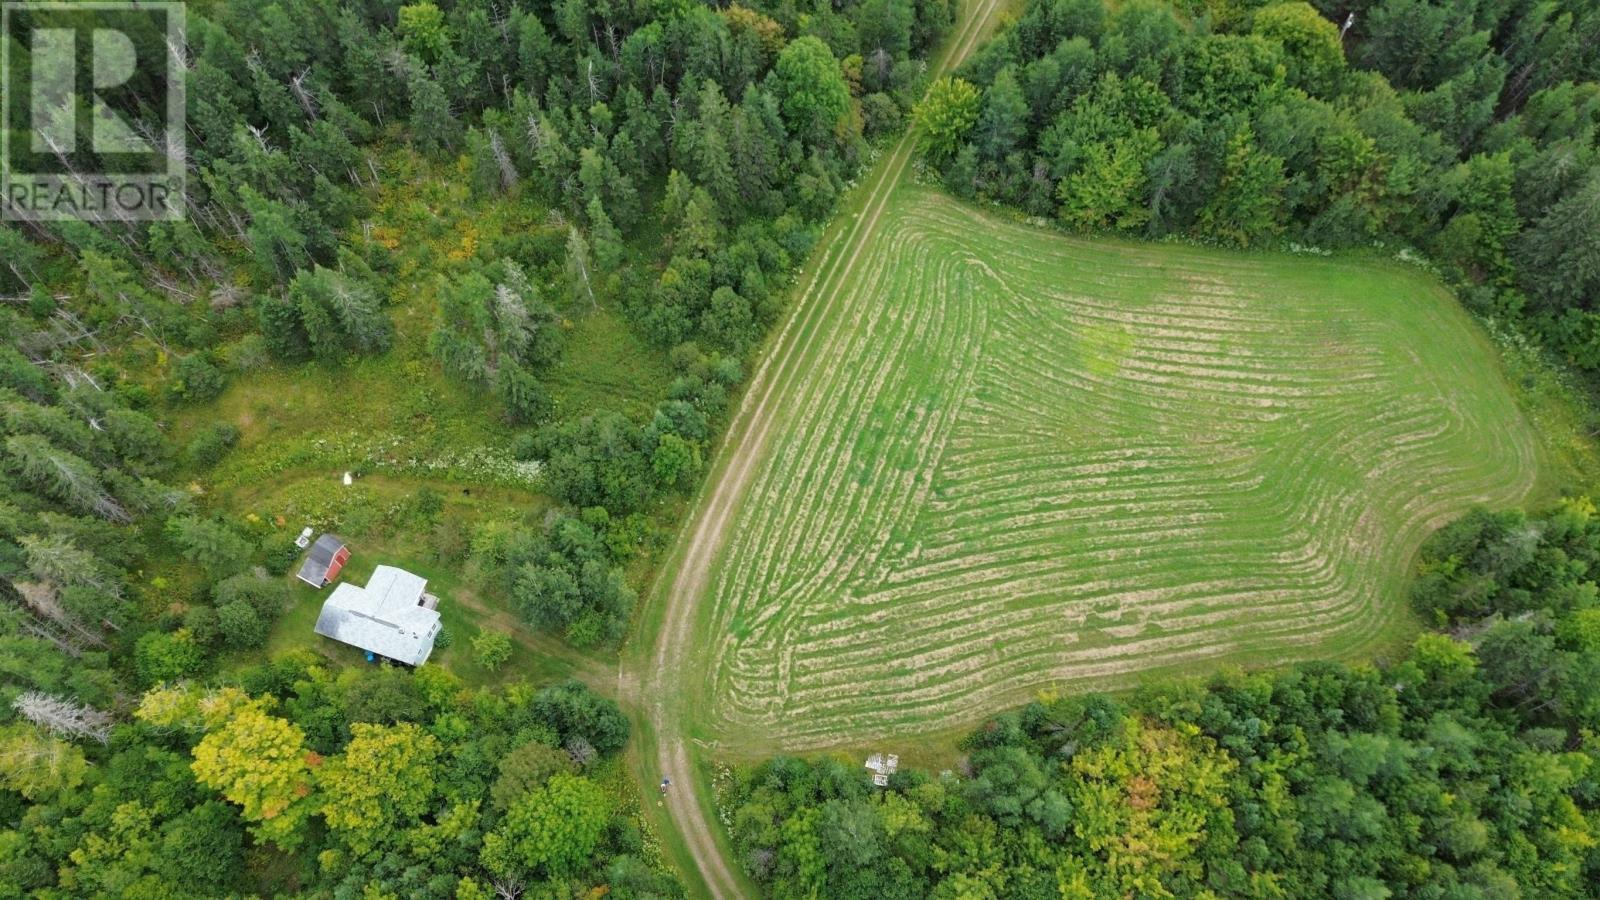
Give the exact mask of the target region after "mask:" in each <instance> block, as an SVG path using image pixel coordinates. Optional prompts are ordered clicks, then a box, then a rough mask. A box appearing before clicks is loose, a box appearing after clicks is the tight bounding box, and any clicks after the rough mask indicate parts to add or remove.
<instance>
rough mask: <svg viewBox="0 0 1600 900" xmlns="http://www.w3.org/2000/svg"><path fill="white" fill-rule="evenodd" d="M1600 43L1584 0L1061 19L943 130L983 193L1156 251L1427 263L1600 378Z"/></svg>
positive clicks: (1055, 2)
mask: <svg viewBox="0 0 1600 900" xmlns="http://www.w3.org/2000/svg"><path fill="white" fill-rule="evenodd" d="M1341 25H1343V26H1344V27H1343V28H1342V27H1341ZM1597 42H1600V7H1596V6H1595V4H1593V3H1587V2H1582V0H1554V2H1550V0H1521V2H1503V3H1491V2H1455V0H1373V2H1368V0H1354V2H1337V3H1335V2H1331V0H1318V2H1316V3H1315V4H1308V3H1301V2H1291V3H1272V4H1267V3H1261V2H1252V0H1245V2H1233V0H1217V2H1209V3H1201V2H1185V3H1177V4H1168V3H1163V2H1155V0H1136V2H1130V3H1121V4H1105V3H1102V2H1101V0H1038V2H1032V3H1029V4H1028V6H1027V9H1026V10H1025V11H1024V12H1023V14H1022V16H1021V18H1020V19H1019V20H1018V21H1017V23H1016V25H1015V27H1013V28H1011V29H1010V30H1009V31H1008V32H1006V33H1005V34H1004V35H1002V36H1001V37H999V38H997V39H996V40H994V41H992V42H991V43H989V44H988V45H987V46H986V47H985V48H984V49H983V51H982V52H981V53H979V54H978V55H977V56H976V57H975V58H974V59H972V60H971V61H970V62H969V63H968V64H967V65H966V66H965V67H964V69H963V71H962V72H961V73H960V76H959V77H956V78H954V79H951V80H948V81H944V80H942V81H941V83H940V84H938V85H936V86H935V87H934V90H933V91H932V92H931V93H930V95H929V96H928V98H927V100H926V102H925V103H924V105H923V107H922V110H921V116H922V120H923V122H924V123H925V125H926V128H927V131H926V135H925V137H926V140H927V152H928V156H929V158H930V161H931V162H932V164H933V165H934V166H936V167H937V169H938V171H939V172H940V173H941V174H942V178H943V180H944V183H945V184H946V185H947V186H948V187H949V188H950V190H952V191H954V192H955V193H957V194H959V195H962V196H968V197H972V196H978V197H983V198H990V199H994V200H998V201H1002V202H1004V203H1007V204H1010V205H1014V206H1016V207H1018V208H1020V209H1022V210H1024V211H1025V212H1027V213H1028V214H1029V215H1033V216H1041V217H1051V218H1054V219H1057V220H1059V221H1060V222H1062V223H1063V224H1064V225H1066V226H1069V227H1072V228H1080V229H1094V230H1102V229H1103V230H1111V231H1119V232H1125V233H1129V234H1134V235H1141V236H1147V237H1153V238H1159V237H1163V236H1168V235H1185V236H1190V237H1193V238H1198V239H1202V240H1206V241H1214V242H1218V243H1222V244H1227V245H1239V246H1260V245H1274V246H1280V245H1283V244H1286V243H1288V244H1297V245H1299V246H1300V247H1302V248H1311V249H1315V250H1321V251H1326V250H1332V249H1338V248H1352V247H1366V246H1371V245H1373V244H1374V243H1381V244H1383V245H1386V246H1387V247H1388V248H1389V249H1390V252H1394V251H1396V250H1417V251H1421V254H1422V255H1423V256H1424V257H1425V258H1426V259H1427V260H1428V261H1430V262H1431V263H1432V264H1433V265H1435V266H1436V267H1437V268H1438V269H1439V271H1440V272H1441V274H1443V275H1444V276H1445V277H1446V279H1447V280H1449V281H1451V282H1453V283H1454V284H1455V285H1456V286H1457V287H1458V290H1459V293H1460V295H1461V297H1462V299H1463V301H1465V302H1466V303H1467V304H1468V305H1469V306H1471V307H1473V308H1474V309H1475V310H1477V311H1478V312H1480V313H1482V314H1486V315H1491V316H1495V317H1497V318H1500V319H1501V320H1503V321H1506V322H1510V323H1515V324H1519V325H1521V326H1523V327H1525V328H1527V329H1528V330H1529V331H1531V332H1533V333H1535V334H1537V335H1539V336H1540V337H1542V338H1543V339H1544V340H1545V342H1546V343H1548V344H1549V345H1550V346H1551V347H1552V348H1553V349H1555V350H1558V351H1559V352H1561V353H1562V354H1563V355H1564V356H1566V357H1567V358H1568V359H1570V360H1571V361H1572V362H1573V363H1574V364H1575V365H1577V366H1579V367H1581V368H1583V369H1585V370H1588V371H1589V372H1590V373H1591V374H1592V373H1594V372H1596V371H1600V54H1597V53H1596V52H1595V51H1594V47H1595V45H1596V43H1597Z"/></svg>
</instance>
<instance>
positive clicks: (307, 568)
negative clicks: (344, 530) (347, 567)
mask: <svg viewBox="0 0 1600 900" xmlns="http://www.w3.org/2000/svg"><path fill="white" fill-rule="evenodd" d="M340 551H344V556H345V558H346V559H348V558H349V556H350V552H349V551H348V550H345V547H344V541H343V540H340V538H339V536H338V535H336V534H332V533H328V534H324V535H323V536H322V537H319V538H317V542H316V543H315V544H312V545H311V552H310V553H307V554H306V561H305V563H304V564H302V565H301V566H300V574H299V578H300V580H301V581H304V582H305V583H306V584H309V585H311V586H312V587H322V586H323V585H324V584H327V583H328V577H329V576H328V570H329V569H333V574H334V575H338V574H339V570H338V569H337V568H335V560H338V565H343V564H344V560H342V559H338V557H339V553H340Z"/></svg>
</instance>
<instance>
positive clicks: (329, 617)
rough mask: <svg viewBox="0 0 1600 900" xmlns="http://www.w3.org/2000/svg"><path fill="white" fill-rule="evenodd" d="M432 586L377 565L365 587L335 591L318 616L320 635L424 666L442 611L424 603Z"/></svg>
mask: <svg viewBox="0 0 1600 900" xmlns="http://www.w3.org/2000/svg"><path fill="white" fill-rule="evenodd" d="M427 584H428V582H427V581H426V580H425V579H423V578H421V577H420V576H417V575H413V574H411V573H410V572H407V571H406V570H404V569H397V568H395V567H394V566H378V567H377V568H376V569H373V570H372V578H370V579H368V581H367V586H366V587H357V586H356V585H353V584H350V583H349V582H345V583H343V584H341V585H339V586H338V587H336V588H334V589H333V593H332V594H329V595H328V599H327V601H326V602H324V603H323V604H322V615H320V616H318V617H317V627H316V632H317V634H320V635H322V636H323V637H329V638H333V639H334V640H336V641H339V642H340V643H344V644H349V645H351V646H352V647H360V648H361V649H362V650H367V651H370V652H372V653H376V654H378V655H379V656H385V657H388V658H389V659H392V660H395V661H396V662H403V663H406V664H407V665H413V666H420V665H422V664H423V663H424V662H426V661H427V659H428V655H429V654H431V653H432V652H433V639H434V638H435V637H436V636H437V635H438V634H439V613H438V611H437V610H432V609H428V608H427V607H424V606H422V605H421V601H422V596H423V589H424V588H426V587H427Z"/></svg>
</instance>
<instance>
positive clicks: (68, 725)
mask: <svg viewBox="0 0 1600 900" xmlns="http://www.w3.org/2000/svg"><path fill="white" fill-rule="evenodd" d="M11 708H12V709H15V710H16V711H17V714H18V715H20V716H22V717H23V718H24V719H27V720H28V721H30V722H32V723H33V724H35V725H37V726H39V727H40V728H43V729H45V730H46V731H49V732H50V733H51V734H53V735H55V736H57V737H73V738H88V739H89V740H92V741H98V742H100V743H102V744H104V743H106V742H107V741H109V740H110V739H111V725H112V722H113V721H114V720H113V719H112V717H111V714H110V713H108V712H103V711H101V710H98V709H95V708H94V707H92V706H89V705H88V704H86V703H79V702H77V701H76V700H70V699H68V698H65V697H57V696H54V695H51V694H46V693H44V692H43V691H28V692H27V693H24V694H21V695H19V696H18V697H17V699H16V700H14V701H12V704H11Z"/></svg>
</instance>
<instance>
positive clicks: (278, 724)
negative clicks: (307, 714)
mask: <svg viewBox="0 0 1600 900" xmlns="http://www.w3.org/2000/svg"><path fill="white" fill-rule="evenodd" d="M305 742H306V736H305V732H303V731H301V730H300V728H299V727H298V726H296V725H295V724H294V723H292V722H289V721H288V720H286V719H280V718H278V717H277V716H272V715H268V714H267V713H266V711H265V710H263V709H262V708H261V706H260V705H259V704H246V705H244V706H241V707H239V708H238V709H237V710H236V711H235V712H234V714H233V716H232V718H230V719H229V720H228V722H227V724H225V725H223V726H222V727H220V728H218V729H216V730H214V731H212V732H211V733H209V734H207V735H206V736H205V737H204V738H203V739H201V741H200V743H199V745H198V746H196V747H195V748H194V762H193V763H192V764H191V766H192V768H193V769H194V774H195V778H196V779H197V780H198V781H199V782H200V783H201V784H203V785H205V786H207V787H210V788H215V789H216V790H218V791H221V792H222V796H223V797H226V798H227V799H228V800H229V801H231V802H233V803H237V804H239V806H240V807H241V808H242V809H241V812H242V813H243V814H244V817H245V818H246V819H247V820H249V821H251V822H253V823H255V827H254V829H253V831H254V834H255V835H256V836H257V837H258V838H260V839H262V840H267V841H272V842H273V843H275V844H277V845H278V846H279V847H282V848H284V849H291V848H293V847H294V846H295V845H297V844H298V843H299V841H300V838H301V827H300V826H301V825H302V823H304V822H305V819H306V817H307V816H308V815H310V814H311V813H312V812H313V811H315V809H316V805H315V803H313V802H312V801H311V784H312V781H311V771H312V769H313V768H315V767H316V766H317V765H319V764H320V762H321V759H320V757H318V756H317V755H316V754H315V753H313V752H311V751H310V750H308V749H306V745H305Z"/></svg>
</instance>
